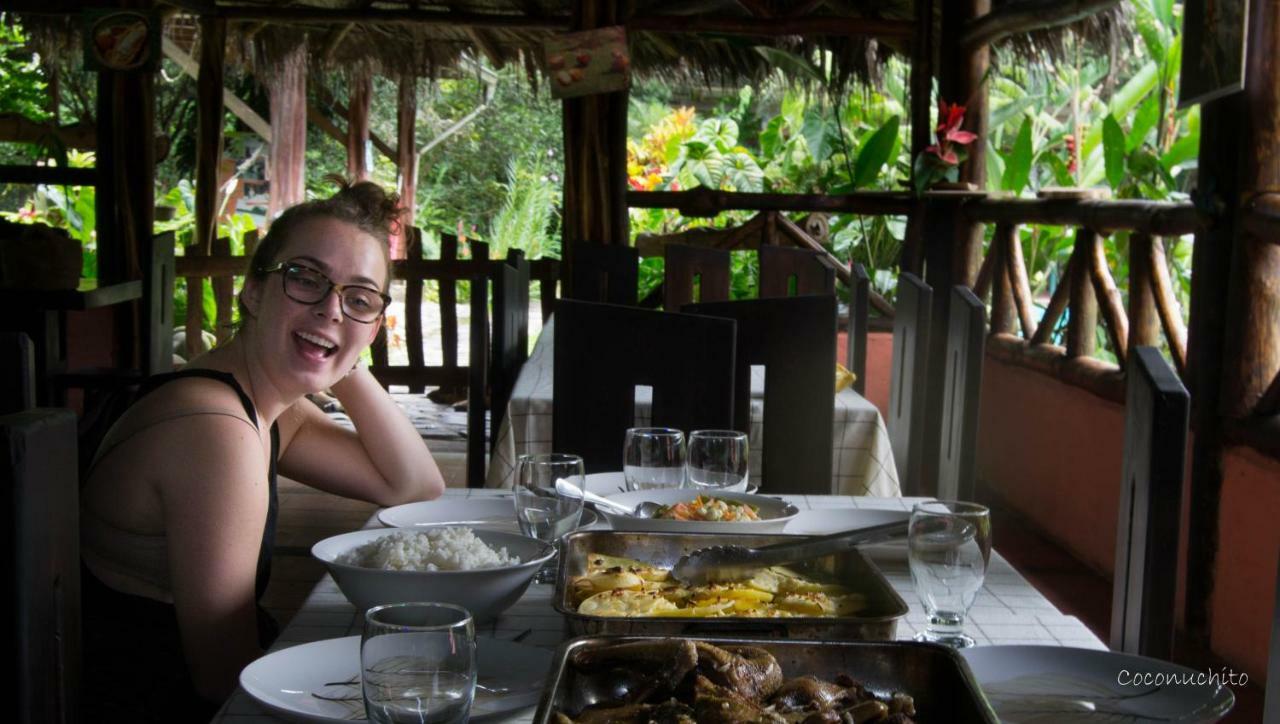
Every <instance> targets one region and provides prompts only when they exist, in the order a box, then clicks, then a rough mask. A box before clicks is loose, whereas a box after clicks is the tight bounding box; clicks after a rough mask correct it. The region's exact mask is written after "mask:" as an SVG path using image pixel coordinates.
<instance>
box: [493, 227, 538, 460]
mask: <svg viewBox="0 0 1280 724" xmlns="http://www.w3.org/2000/svg"><path fill="white" fill-rule="evenodd" d="M490 347H491V349H492V360H491V361H490V365H489V367H490V375H489V427H490V429H492V430H497V429H498V425H499V424H500V423H501V422H502V418H503V417H505V416H506V414H507V403H508V402H509V401H510V400H511V390H512V388H514V387H515V384H516V377H518V376H519V375H520V369H521V368H522V367H524V363H525V360H527V359H528V358H529V262H528V260H527V259H525V258H524V254H523V253H522V252H520V251H518V250H514V249H513V250H512V251H510V252H508V253H507V258H506V260H505V261H504V262H503V263H501V264H499V265H497V271H496V272H495V274H494V280H493V340H492V344H491V345H490ZM492 438H493V439H492V441H491V446H492V445H497V444H498V436H497V435H492Z"/></svg>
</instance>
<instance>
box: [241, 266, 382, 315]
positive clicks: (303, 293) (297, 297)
mask: <svg viewBox="0 0 1280 724" xmlns="http://www.w3.org/2000/svg"><path fill="white" fill-rule="evenodd" d="M258 271H260V272H262V273H263V274H271V273H273V272H280V276H281V278H282V279H283V280H284V294H285V296H287V297H289V298H290V299H292V300H293V301H295V302H299V303H301V304H319V303H320V302H323V301H324V300H325V299H328V298H329V292H331V291H333V290H335V289H336V290H338V299H339V300H340V301H341V303H342V313H343V314H344V315H346V316H347V318H348V319H351V320H352V321H355V322H360V323H361V324H372V323H373V322H376V321H378V317H380V316H382V313H383V311H385V310H386V308H387V305H388V304H390V303H391V297H390V296H388V295H386V294H383V293H382V292H380V291H378V290H377V289H371V288H369V287H362V286H360V285H358V284H338V283H337V282H335V281H333V280H332V279H330V278H329V277H327V276H325V275H324V274H323V273H322V272H320V271H318V270H316V269H312V268H311V267H309V266H303V265H302V264H298V263H295V262H280V263H278V264H274V265H272V266H269V267H263V268H261V269H259V270H258Z"/></svg>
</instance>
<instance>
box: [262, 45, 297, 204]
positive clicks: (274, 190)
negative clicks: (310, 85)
mask: <svg viewBox="0 0 1280 724" xmlns="http://www.w3.org/2000/svg"><path fill="white" fill-rule="evenodd" d="M266 86H267V94H268V96H269V97H270V100H271V128H272V131H273V134H272V135H273V140H272V143H271V156H270V159H269V161H268V171H269V173H270V174H271V190H270V193H269V195H268V205H267V218H268V219H274V218H276V217H277V216H279V214H280V212H281V211H284V210H285V209H287V208H289V207H290V206H293V205H294V204H296V203H299V202H301V201H302V200H303V199H304V198H305V195H306V163H307V60H306V47H305V46H303V45H299V46H297V47H296V48H294V49H293V50H292V51H290V52H289V53H288V54H287V55H285V56H284V57H283V58H281V59H280V61H279V62H277V63H275V64H274V67H273V68H272V69H271V74H270V75H269V76H268V77H267V82H266Z"/></svg>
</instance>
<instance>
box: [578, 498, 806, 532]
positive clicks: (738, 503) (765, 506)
mask: <svg viewBox="0 0 1280 724" xmlns="http://www.w3.org/2000/svg"><path fill="white" fill-rule="evenodd" d="M606 497H608V498H609V500H611V501H614V502H616V503H620V504H622V505H625V506H627V507H629V508H633V509H634V508H635V506H637V505H639V504H640V503H645V502H652V503H657V504H658V505H660V506H661V507H660V508H659V510H658V512H657V513H656V514H655V515H654V516H653V517H651V518H637V517H635V516H631V515H619V514H617V513H611V512H608V511H606V510H605V509H604V508H603V507H602V508H601V512H604V515H605V517H606V518H608V519H609V524H610V525H611V526H612V527H613V529H614V530H644V531H668V532H673V533H675V532H697V533H775V532H781V531H782V529H783V528H785V527H786V525H787V522H788V521H790V520H791V519H792V518H794V517H795V516H796V515H797V514H798V513H799V512H800V511H799V510H798V509H796V507H795V506H794V505H791V504H790V503H788V502H786V501H784V500H779V499H778V498H771V497H769V496H767V495H751V494H748V493H734V492H729V491H722V490H711V491H708V490H693V489H689V488H675V489H664V490H633V491H631V492H628V493H618V494H616V495H609V496H606Z"/></svg>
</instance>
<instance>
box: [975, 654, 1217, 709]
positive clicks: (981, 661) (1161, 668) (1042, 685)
mask: <svg viewBox="0 0 1280 724" xmlns="http://www.w3.org/2000/svg"><path fill="white" fill-rule="evenodd" d="M960 654H961V655H962V656H964V658H965V661H967V662H968V663H969V668H970V669H971V670H972V671H973V675H974V677H975V678H976V679H977V680H978V684H979V685H981V687H982V691H983V693H984V694H986V696H987V699H988V700H989V701H990V702H991V706H992V708H994V709H995V710H996V714H998V715H999V716H1000V721H1002V722H1005V724H1019V723H1021V724H1031V723H1038V722H1053V723H1054V724H1072V723H1073V722H1126V723H1128V722H1157V721H1159V722H1175V721H1176V722H1210V721H1216V720H1217V719H1219V718H1220V717H1222V715H1224V714H1226V713H1227V711H1229V710H1230V709H1231V706H1232V704H1233V703H1234V702H1235V696H1234V695H1233V694H1232V693H1231V690H1230V689H1229V688H1228V687H1227V686H1225V685H1216V684H1201V685H1196V684H1183V683H1176V682H1175V683H1169V682H1167V681H1166V682H1163V685H1162V686H1157V685H1155V684H1156V682H1154V681H1151V682H1150V683H1149V684H1148V682H1146V681H1139V684H1138V685H1134V684H1133V683H1132V682H1133V679H1134V677H1136V676H1140V677H1146V676H1147V675H1148V674H1149V675H1151V677H1153V678H1154V677H1156V676H1158V675H1169V674H1173V675H1177V676H1187V677H1191V679H1192V680H1195V678H1196V677H1206V678H1207V677H1208V675H1209V672H1208V671H1196V670H1194V669H1188V668H1186V667H1185V666H1178V665H1177V664H1172V663H1169V662H1167V661H1160V660H1158V659H1149V658H1146V657H1144V656H1131V655H1129V654H1121V653H1116V652H1113V651H1094V650H1091V649H1075V648H1066V647H1062V646H975V647H973V648H969V649H964V650H962V651H961V652H960Z"/></svg>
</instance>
